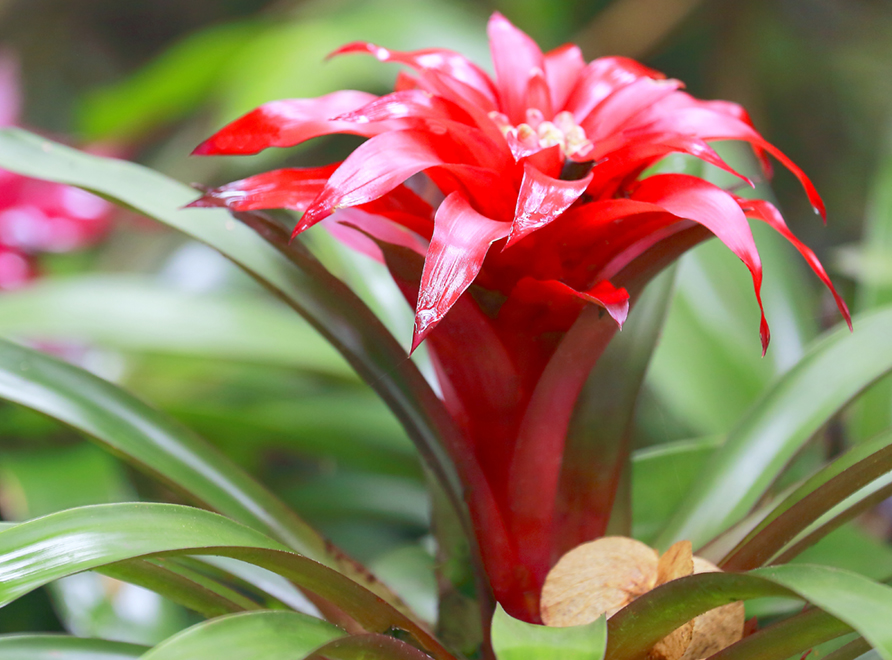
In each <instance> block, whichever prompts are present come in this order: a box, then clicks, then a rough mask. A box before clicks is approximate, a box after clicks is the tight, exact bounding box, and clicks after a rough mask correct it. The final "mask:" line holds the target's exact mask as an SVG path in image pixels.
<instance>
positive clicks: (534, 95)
mask: <svg viewBox="0 0 892 660" xmlns="http://www.w3.org/2000/svg"><path fill="white" fill-rule="evenodd" d="M526 97H527V98H526V103H525V105H526V107H527V108H528V109H533V110H538V111H539V112H541V113H542V116H543V117H553V116H554V107H553V106H552V104H551V90H550V89H549V88H548V82H547V81H546V80H545V72H544V71H542V69H533V72H532V74H531V75H530V81H529V82H528V83H527V94H526Z"/></svg>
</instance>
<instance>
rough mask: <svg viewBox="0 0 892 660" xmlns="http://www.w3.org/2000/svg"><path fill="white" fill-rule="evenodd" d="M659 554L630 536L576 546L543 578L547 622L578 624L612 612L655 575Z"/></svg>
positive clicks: (651, 584)
mask: <svg viewBox="0 0 892 660" xmlns="http://www.w3.org/2000/svg"><path fill="white" fill-rule="evenodd" d="M657 563H658V557H657V552H656V551H655V550H654V549H653V548H650V547H648V546H647V545H645V544H644V543H641V542H640V541H636V540H634V539H629V538H625V537H622V536H607V537H604V538H601V539H598V540H597V541H592V542H590V543H584V544H582V545H580V546H579V547H576V548H574V549H573V550H571V551H570V552H568V553H567V554H565V555H564V556H563V557H561V559H560V561H558V563H557V564H556V565H555V566H554V568H552V569H551V571H550V572H549V573H548V576H547V577H546V578H545V586H544V587H543V589H542V598H541V601H540V613H541V616H542V621H543V622H544V623H545V624H546V625H548V626H578V625H582V624H584V623H590V622H592V621H594V620H595V619H597V618H598V617H599V616H601V615H602V614H604V613H605V612H606V613H607V616H608V617H609V616H611V615H613V614H614V613H616V612H617V611H618V610H620V609H621V608H623V607H625V606H626V605H628V604H629V603H631V602H632V601H633V600H635V599H636V598H637V597H638V596H640V595H641V594H644V593H647V592H648V591H650V590H651V589H653V587H654V585H655V584H656V579H657Z"/></svg>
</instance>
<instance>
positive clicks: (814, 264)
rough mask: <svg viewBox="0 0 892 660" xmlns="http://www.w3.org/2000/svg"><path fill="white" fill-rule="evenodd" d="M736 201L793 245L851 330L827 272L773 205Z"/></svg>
mask: <svg viewBox="0 0 892 660" xmlns="http://www.w3.org/2000/svg"><path fill="white" fill-rule="evenodd" d="M737 201H738V203H739V204H740V208H741V209H743V212H744V213H745V214H746V215H747V216H748V217H750V218H756V219H757V220H761V221H762V222H764V223H766V224H767V225H768V226H770V227H771V228H772V229H774V230H775V231H776V232H777V233H779V234H780V235H781V236H783V237H784V238H786V239H787V240H788V241H790V243H792V244H793V247H795V248H796V249H797V250H799V254H801V255H802V256H803V257H804V258H805V261H806V262H807V263H808V265H809V266H810V267H811V269H812V270H813V271H814V272H815V275H817V276H818V278H819V279H820V280H821V281H822V282H823V283H824V284H825V285H826V287H827V288H828V289H830V293H832V294H833V299H834V300H835V301H836V306H837V307H838V308H839V311H840V313H841V314H842V316H843V318H844V319H845V320H846V323H847V324H848V326H849V330H851V329H852V317H851V315H850V314H849V308H848V306H847V305H846V303H845V301H844V300H843V299H842V296H840V295H839V293H837V291H836V288H835V287H834V286H833V283H832V282H831V281H830V277H829V276H828V275H827V271H825V270H824V267H823V266H822V265H821V262H820V261H819V260H818V257H817V256H816V255H815V253H814V252H812V250H811V248H809V247H808V246H807V245H805V244H804V243H803V242H802V241H800V240H799V239H798V238H796V236H795V235H794V234H793V232H791V231H790V229H789V228H788V227H787V224H786V223H785V222H784V218H783V216H782V215H781V214H780V211H778V210H777V208H775V206H774V204H771V203H770V202H766V201H764V200H761V199H742V198H738V200H737Z"/></svg>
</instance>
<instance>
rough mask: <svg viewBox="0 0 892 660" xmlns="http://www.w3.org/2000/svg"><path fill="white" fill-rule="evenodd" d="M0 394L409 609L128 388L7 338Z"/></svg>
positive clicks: (0, 360)
mask: <svg viewBox="0 0 892 660" xmlns="http://www.w3.org/2000/svg"><path fill="white" fill-rule="evenodd" d="M0 399H5V400H7V401H12V402H14V403H18V404H21V405H24V406H27V407H29V408H32V409H34V410H37V411H39V412H41V413H43V414H45V415H48V416H50V417H53V418H55V419H57V420H59V421H61V422H63V423H65V424H68V425H69V426H72V427H73V428H76V429H78V430H80V431H82V432H84V433H86V434H87V435H88V436H90V437H92V438H94V439H96V440H97V441H98V442H99V443H100V444H102V445H104V446H106V447H108V448H109V449H111V450H112V451H113V452H115V453H117V454H119V455H122V456H124V457H126V458H128V459H129V460H130V461H132V462H134V463H135V464H136V465H138V466H140V467H142V468H143V469H145V470H147V471H149V472H151V473H153V474H155V475H158V476H160V477H161V478H162V479H163V480H165V481H166V482H167V483H169V484H170V485H171V486H172V487H174V488H176V489H179V490H183V491H185V492H186V493H187V494H188V495H190V496H191V497H193V498H195V499H197V500H198V501H199V502H202V503H204V504H205V505H207V506H209V507H211V508H213V509H215V510H217V511H219V512H221V513H223V514H225V515H227V516H230V517H232V518H235V519H236V520H238V521H240V522H242V523H244V524H246V525H249V526H252V527H255V528H259V529H262V530H263V531H265V532H267V533H269V534H271V535H273V536H274V537H276V538H278V539H280V540H282V541H283V542H284V543H285V544H286V545H288V546H289V547H291V548H292V549H294V550H297V551H298V552H300V553H301V554H303V555H305V556H307V557H309V558H311V559H314V560H315V561H318V562H320V563H322V564H325V565H326V566H330V567H333V568H335V569H336V570H339V571H341V572H343V573H344V574H345V575H347V576H348V577H351V578H353V579H357V580H361V581H362V582H363V584H366V585H367V586H368V587H369V588H370V589H372V590H373V591H374V592H375V593H377V594H378V595H379V596H381V597H382V598H385V599H386V600H387V601H388V602H390V603H392V604H394V605H395V606H397V607H400V608H401V609H403V610H404V611H406V612H407V613H408V610H406V609H405V608H404V606H403V605H402V604H401V603H400V600H399V598H397V597H396V596H394V595H393V594H392V593H390V591H389V590H388V589H387V588H386V587H385V586H384V585H383V584H381V583H380V582H377V581H375V580H374V579H371V578H370V576H369V575H368V573H367V572H365V571H363V570H361V569H360V568H359V567H357V566H356V565H355V564H354V563H353V562H351V561H350V560H349V559H347V558H345V557H343V556H342V555H340V554H339V553H338V552H337V550H335V549H334V548H333V546H331V545H330V544H329V543H328V542H326V541H325V540H324V539H323V538H322V537H321V536H320V535H319V534H318V533H317V532H316V531H315V530H313V529H312V528H311V527H310V526H309V525H307V524H306V523H305V522H304V521H303V520H301V519H300V518H299V517H298V516H297V515H296V514H295V513H294V512H293V511H292V510H291V509H289V508H288V507H287V506H286V505H285V504H284V503H283V502H282V501H281V500H279V499H278V498H277V497H276V496H275V495H273V494H272V493H271V492H269V491H268V490H267V489H266V488H265V487H264V486H263V485H261V484H260V483H258V482H257V481H255V480H254V479H253V478H252V477H251V476H250V475H248V474H247V473H246V472H245V471H244V470H242V469H241V468H240V467H238V466H237V465H235V464H234V463H233V462H232V461H230V460H229V459H227V458H226V457H225V456H223V455H222V454H221V453H219V452H218V451H217V450H216V449H214V448H213V447H211V446H210V445H209V444H207V443H206V442H205V441H204V440H203V439H202V438H200V437H198V436H197V435H195V434H194V433H192V432H191V431H190V430H189V429H187V428H186V427H184V426H183V425H181V424H180V423H178V422H176V421H174V420H172V419H171V418H169V417H167V416H166V415H164V414H163V413H160V412H158V411H157V410H154V409H153V408H151V407H149V406H148V405H146V404H145V403H143V402H142V401H140V400H139V399H137V398H135V397H134V396H133V395H131V394H128V393H127V392H125V391H124V390H122V389H121V388H119V387H117V386H115V385H113V384H111V383H109V382H107V381H104V380H102V379H101V378H98V377H96V376H94V375H93V374H91V373H89V372H87V371H84V370H83V369H80V368H78V367H75V366H72V365H70V364H67V363H65V362H61V361H59V360H56V359H55V358H52V357H49V356H47V355H44V354H42V353H38V352H37V351H32V350H30V349H27V348H24V347H22V346H18V345H16V344H12V343H10V342H7V341H5V340H0Z"/></svg>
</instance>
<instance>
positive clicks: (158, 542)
mask: <svg viewBox="0 0 892 660" xmlns="http://www.w3.org/2000/svg"><path fill="white" fill-rule="evenodd" d="M158 554H170V555H174V556H178V555H202V554H209V555H217V556H222V557H231V558H233V559H239V560H241V561H245V562H248V563H251V564H256V565H258V566H261V567H262V568H266V569H268V570H271V571H273V572H275V573H278V574H279V575H282V576H283V577H285V578H287V579H289V580H291V581H292V582H294V583H295V584H296V585H297V586H298V587H300V588H302V589H306V590H307V591H310V592H312V593H314V594H316V595H317V596H319V597H321V598H324V599H325V600H327V601H329V602H331V603H332V604H334V605H335V606H336V607H338V608H340V609H341V610H342V611H343V612H345V613H346V614H347V615H348V616H350V617H352V618H353V619H355V620H356V621H357V622H358V623H359V624H360V625H362V626H363V627H364V628H366V629H367V630H370V631H373V632H384V631H387V630H389V629H391V628H397V629H401V630H405V631H407V632H408V633H410V634H412V635H414V636H415V638H416V639H417V640H418V641H419V643H420V644H421V645H422V646H423V647H424V648H425V649H427V650H428V651H429V652H430V653H432V654H433V655H434V656H435V657H437V658H438V659H439V660H449V659H451V657H452V656H451V655H450V654H449V653H448V652H447V651H446V650H445V649H444V648H443V647H442V645H441V644H440V643H439V642H438V641H437V640H436V639H434V638H433V637H432V636H431V635H430V633H429V632H427V630H426V629H424V628H423V627H421V626H420V625H419V624H417V623H416V622H415V621H413V620H412V619H410V618H409V617H407V616H406V615H405V614H403V613H401V612H399V611H398V610H397V609H395V608H394V607H393V606H391V605H389V604H387V603H386V602H385V601H384V600H382V599H381V598H380V597H378V596H376V595H375V594H374V593H372V592H371V591H369V590H368V589H366V588H365V587H364V586H362V585H360V584H358V583H356V582H354V581H353V580H350V579H349V578H347V577H345V576H344V575H342V574H341V573H338V572H337V571H334V570H332V569H330V568H328V567H326V566H323V565H322V564H320V563H318V562H315V561H313V560H311V559H308V558H307V557H304V556H301V555H298V554H294V553H293V552H289V551H287V550H285V546H283V545H281V544H280V543H278V542H277V541H274V540H273V539H271V538H269V537H267V536H265V535H263V534H261V533H260V532H257V531H255V530H253V529H250V528H249V527H245V526H243V525H240V524H239V523H236V522H233V521H232V520H229V519H228V518H224V517H223V516H220V515H218V514H215V513H210V512H208V511H204V510H202V509H194V508H191V507H185V506H179V505H174V504H146V503H141V504H106V505H97V506H88V507H80V508H77V509H68V510H66V511H61V512H59V513H54V514H51V515H49V516H44V517H42V518H37V519H35V520H31V521H29V522H25V523H20V524H18V525H15V526H14V527H10V528H8V529H6V530H4V531H2V532H0V606H2V605H3V604H5V603H8V602H10V601H12V600H14V599H16V598H18V597H20V596H22V595H24V594H26V593H28V592H29V591H32V590H34V589H36V588H37V587H40V586H43V585H44V584H47V583H48V582H51V581H53V580H56V579H59V578H61V577H65V576H67V575H71V574H73V573H78V572H80V571H85V570H90V569H97V568H102V567H103V566H106V565H108V564H113V563H116V562H120V561H124V560H127V559H135V558H141V557H147V556H150V555H158Z"/></svg>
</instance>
